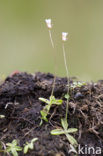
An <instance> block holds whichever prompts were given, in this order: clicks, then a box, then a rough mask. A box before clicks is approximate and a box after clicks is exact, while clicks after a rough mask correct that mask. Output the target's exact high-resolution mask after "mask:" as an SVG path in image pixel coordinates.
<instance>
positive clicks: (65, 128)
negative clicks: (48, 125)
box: [51, 118, 78, 147]
mask: <svg viewBox="0 0 103 156" xmlns="http://www.w3.org/2000/svg"><path fill="white" fill-rule="evenodd" d="M61 125H62V127H63V128H59V129H54V130H52V131H51V134H52V135H61V134H65V135H66V137H67V139H68V141H69V143H70V144H71V145H73V146H74V147H76V146H77V145H78V143H77V141H76V139H75V138H74V137H73V136H72V135H70V134H71V133H75V132H77V131H78V129H77V128H68V123H67V120H66V119H65V118H64V119H61Z"/></svg>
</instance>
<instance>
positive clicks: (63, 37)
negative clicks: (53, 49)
mask: <svg viewBox="0 0 103 156" xmlns="http://www.w3.org/2000/svg"><path fill="white" fill-rule="evenodd" d="M67 36H68V33H67V32H62V41H67Z"/></svg>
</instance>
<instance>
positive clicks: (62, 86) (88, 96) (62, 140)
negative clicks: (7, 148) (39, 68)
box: [0, 73, 103, 156]
mask: <svg viewBox="0 0 103 156" xmlns="http://www.w3.org/2000/svg"><path fill="white" fill-rule="evenodd" d="M53 79H54V76H53V75H52V74H50V73H48V74H45V73H35V74H27V73H17V74H14V75H12V76H9V77H7V78H6V80H5V81H4V82H3V83H2V84H1V85H0V114H2V115H5V118H3V119H0V140H1V141H2V142H4V143H5V144H6V143H8V142H12V140H14V139H17V140H18V142H19V146H21V147H23V144H25V142H26V141H30V140H32V139H33V138H35V137H36V138H38V141H36V142H35V144H34V149H33V150H29V152H28V153H27V154H26V155H27V156H69V155H70V156H71V155H74V154H69V150H70V145H69V142H68V140H67V138H66V136H65V135H58V136H53V135H51V134H50V131H51V130H53V129H55V128H58V127H61V122H60V120H61V118H63V117H64V116H65V109H66V99H65V97H64V96H65V94H66V93H67V78H60V77H57V78H56V83H55V89H54V95H55V97H56V98H57V99H62V100H63V104H62V105H61V106H56V105H54V106H53V107H52V108H51V110H50V114H49V115H48V119H49V122H48V123H46V122H43V124H42V125H41V126H40V121H41V115H40V111H41V110H42V109H43V107H44V106H45V103H43V102H41V101H39V100H38V98H39V97H43V98H47V99H48V98H49V97H50V95H51V90H52V84H53ZM74 81H75V78H71V79H70V84H73V82H74ZM68 124H69V128H70V127H71V128H77V129H78V132H77V133H76V134H75V135H74V137H75V138H76V140H77V141H78V143H79V144H80V145H81V146H82V147H84V146H85V145H87V146H88V147H94V148H96V147H100V148H101V149H103V81H102V80H101V81H98V82H97V83H93V82H92V83H91V82H90V83H87V84H86V85H83V86H81V87H75V88H74V89H70V101H69V113H68ZM57 154H58V155H57ZM1 155H3V153H2V154H1ZM19 155H20V156H23V153H22V152H19ZM80 155H82V154H80ZM87 155H88V154H87ZM94 155H96V154H94ZM102 155H103V153H102V154H101V156H102ZM91 156H92V155H91Z"/></svg>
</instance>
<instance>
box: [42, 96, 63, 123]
mask: <svg viewBox="0 0 103 156" xmlns="http://www.w3.org/2000/svg"><path fill="white" fill-rule="evenodd" d="M39 100H40V101H42V102H45V103H46V106H45V107H44V108H43V110H41V111H40V113H41V119H42V120H45V121H46V122H48V118H47V115H48V114H49V111H50V108H51V106H52V105H58V106H59V105H61V104H62V103H63V100H61V99H55V97H54V96H52V95H51V96H50V98H49V100H48V99H45V98H39Z"/></svg>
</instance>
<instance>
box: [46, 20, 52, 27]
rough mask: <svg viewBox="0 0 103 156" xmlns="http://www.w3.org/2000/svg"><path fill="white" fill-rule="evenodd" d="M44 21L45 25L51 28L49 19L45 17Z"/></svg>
mask: <svg viewBox="0 0 103 156" xmlns="http://www.w3.org/2000/svg"><path fill="white" fill-rule="evenodd" d="M45 22H46V24H47V27H48V28H50V29H51V28H52V23H51V19H45Z"/></svg>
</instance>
